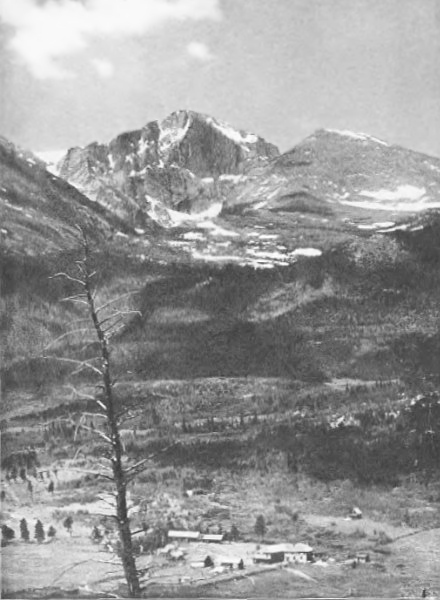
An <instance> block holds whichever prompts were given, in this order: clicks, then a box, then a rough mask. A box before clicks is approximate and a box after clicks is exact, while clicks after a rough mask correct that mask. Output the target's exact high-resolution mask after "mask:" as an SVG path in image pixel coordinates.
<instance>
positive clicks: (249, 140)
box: [206, 117, 258, 145]
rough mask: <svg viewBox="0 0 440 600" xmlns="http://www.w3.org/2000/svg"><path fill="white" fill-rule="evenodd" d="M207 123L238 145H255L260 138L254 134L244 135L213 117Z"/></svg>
mask: <svg viewBox="0 0 440 600" xmlns="http://www.w3.org/2000/svg"><path fill="white" fill-rule="evenodd" d="M206 122H207V123H209V124H210V125H212V126H213V127H215V129H217V131H220V133H222V134H223V135H224V136H226V137H227V138H229V139H230V140H232V141H233V142H235V143H236V144H240V145H243V144H255V143H256V142H257V141H258V136H256V135H254V134H253V133H247V134H245V135H243V134H242V133H240V132H239V131H237V130H236V129H234V128H233V127H231V126H230V125H228V124H227V123H225V122H224V121H218V120H217V119H213V118H212V117H207V119H206Z"/></svg>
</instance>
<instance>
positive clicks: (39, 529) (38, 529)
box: [34, 519, 46, 544]
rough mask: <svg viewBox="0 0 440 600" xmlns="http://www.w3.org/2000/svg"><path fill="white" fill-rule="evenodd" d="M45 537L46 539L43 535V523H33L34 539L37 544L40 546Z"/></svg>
mask: <svg viewBox="0 0 440 600" xmlns="http://www.w3.org/2000/svg"><path fill="white" fill-rule="evenodd" d="M45 537H46V535H45V533H44V527H43V523H42V522H41V521H40V520H39V519H38V521H37V522H36V523H35V533H34V538H35V539H36V540H37V542H38V543H39V544H41V542H43V541H44V538H45Z"/></svg>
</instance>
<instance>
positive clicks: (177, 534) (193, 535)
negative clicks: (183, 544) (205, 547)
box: [168, 529, 201, 542]
mask: <svg viewBox="0 0 440 600" xmlns="http://www.w3.org/2000/svg"><path fill="white" fill-rule="evenodd" d="M200 538H201V533H199V532H198V531H183V530H176V529H170V530H169V531H168V539H169V540H180V541H182V540H183V541H187V542H191V541H198V540H200Z"/></svg>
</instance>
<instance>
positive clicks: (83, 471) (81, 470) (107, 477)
mask: <svg viewBox="0 0 440 600" xmlns="http://www.w3.org/2000/svg"><path fill="white" fill-rule="evenodd" d="M70 470H71V471H76V472H77V473H87V474H90V475H96V476H97V477H103V478H104V479H107V480H108V481H114V478H113V477H112V476H111V475H106V474H105V473H101V472H100V471H91V470H90V469H79V468H76V467H70Z"/></svg>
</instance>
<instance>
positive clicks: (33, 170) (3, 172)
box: [0, 138, 127, 257]
mask: <svg viewBox="0 0 440 600" xmlns="http://www.w3.org/2000/svg"><path fill="white" fill-rule="evenodd" d="M0 209H1V232H0V233H1V248H2V251H3V252H6V253H12V254H16V255H23V256H28V257H32V256H33V257H42V256H43V255H48V254H51V253H57V252H61V251H64V250H68V249H70V248H72V247H74V246H75V245H76V244H77V239H78V230H77V228H76V227H77V226H81V227H82V228H83V229H84V230H85V231H86V233H88V234H89V235H90V236H93V238H95V239H97V240H100V239H101V240H102V239H105V238H107V237H109V236H110V235H111V234H112V232H113V231H114V230H115V229H116V230H122V231H126V230H127V227H126V225H125V224H124V223H123V222H122V221H120V220H118V219H117V218H115V217H114V216H113V215H111V214H110V213H108V212H107V211H105V210H104V209H103V208H102V207H101V206H99V205H98V204H97V203H95V202H92V201H91V200H90V199H89V198H87V197H86V196H84V195H83V194H81V193H80V192H79V191H78V190H77V189H76V188H74V187H73V186H71V185H69V184H68V183H67V182H66V181H64V180H63V179H60V178H58V177H56V176H55V175H53V174H52V173H49V172H48V171H47V170H46V169H45V163H44V162H42V161H41V160H39V159H38V158H37V157H36V156H34V155H33V154H31V153H30V152H26V151H24V150H21V149H20V148H17V147H16V146H14V145H13V144H12V143H11V142H9V141H8V140H6V139H5V138H0Z"/></svg>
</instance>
